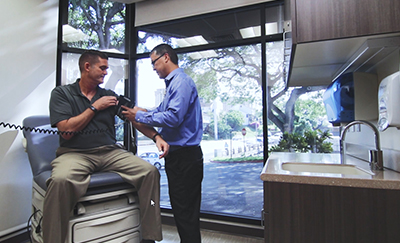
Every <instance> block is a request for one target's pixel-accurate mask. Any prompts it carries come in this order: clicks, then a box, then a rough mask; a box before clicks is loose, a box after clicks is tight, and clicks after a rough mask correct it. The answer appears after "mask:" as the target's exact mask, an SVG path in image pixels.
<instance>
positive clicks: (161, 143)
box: [131, 121, 169, 158]
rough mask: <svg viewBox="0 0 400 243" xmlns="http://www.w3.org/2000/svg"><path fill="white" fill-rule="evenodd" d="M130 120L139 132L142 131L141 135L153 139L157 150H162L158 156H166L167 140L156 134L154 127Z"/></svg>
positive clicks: (167, 149)
mask: <svg viewBox="0 0 400 243" xmlns="http://www.w3.org/2000/svg"><path fill="white" fill-rule="evenodd" d="M131 122H132V125H133V126H134V127H135V128H136V129H137V130H139V131H140V132H141V133H143V135H145V136H146V137H148V138H151V139H153V140H154V142H155V143H156V146H157V148H158V151H162V152H163V153H162V154H161V155H160V156H159V157H160V158H163V157H165V156H167V154H168V151H169V144H168V143H167V142H165V140H164V139H163V138H162V137H161V136H160V135H157V134H158V132H157V131H156V130H155V129H154V128H152V127H150V126H147V125H145V124H142V123H138V122H135V121H131ZM156 135H157V136H156Z"/></svg>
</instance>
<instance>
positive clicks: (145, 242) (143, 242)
mask: <svg viewBox="0 0 400 243" xmlns="http://www.w3.org/2000/svg"><path fill="white" fill-rule="evenodd" d="M141 243H156V242H155V241H154V240H144V239H143V240H142V241H141Z"/></svg>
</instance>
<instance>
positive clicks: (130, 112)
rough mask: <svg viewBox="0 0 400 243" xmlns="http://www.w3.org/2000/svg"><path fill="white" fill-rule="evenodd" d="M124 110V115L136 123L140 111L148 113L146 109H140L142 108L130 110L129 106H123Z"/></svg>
mask: <svg viewBox="0 0 400 243" xmlns="http://www.w3.org/2000/svg"><path fill="white" fill-rule="evenodd" d="M121 107H122V108H123V109H124V110H123V111H122V115H124V116H125V117H126V118H127V119H128V120H129V121H131V122H134V121H135V118H136V113H137V112H138V111H145V112H146V111H147V110H146V109H143V108H140V107H137V106H135V107H133V108H129V107H127V106H124V105H122V106H121Z"/></svg>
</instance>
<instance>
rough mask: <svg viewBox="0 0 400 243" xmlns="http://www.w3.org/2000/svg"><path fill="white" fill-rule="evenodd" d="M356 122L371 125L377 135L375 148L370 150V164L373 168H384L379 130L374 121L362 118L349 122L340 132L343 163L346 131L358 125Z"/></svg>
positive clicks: (342, 161) (342, 160)
mask: <svg viewBox="0 0 400 243" xmlns="http://www.w3.org/2000/svg"><path fill="white" fill-rule="evenodd" d="M356 124H363V125H367V126H368V127H370V128H371V129H372V130H373V132H374V136H375V150H370V151H369V166H370V168H371V170H383V153H382V150H381V143H380V139H379V131H378V129H377V128H376V127H375V126H374V125H373V124H372V123H370V122H368V121H362V120H358V121H352V122H350V123H349V124H347V126H345V127H344V129H343V131H342V133H341V134H340V160H341V163H342V164H344V156H345V151H344V146H343V144H344V139H345V137H346V132H347V130H348V129H349V128H350V127H351V126H353V125H356Z"/></svg>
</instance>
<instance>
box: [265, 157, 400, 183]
mask: <svg viewBox="0 0 400 243" xmlns="http://www.w3.org/2000/svg"><path fill="white" fill-rule="evenodd" d="M345 161H346V164H349V165H355V166H357V167H359V168H361V169H363V170H365V171H369V172H371V170H370V169H369V164H368V162H366V161H363V160H359V159H356V158H353V157H351V156H346V160H345ZM286 162H297V163H323V164H340V154H315V153H286V152H273V153H272V154H271V155H270V157H269V158H268V160H267V162H266V163H265V166H264V168H263V170H262V172H261V175H260V178H261V180H263V181H270V182H286V183H300V184H314V185H326V186H344V187H360V188H375V189H394V190H400V173H398V172H395V171H392V170H387V169H384V170H383V171H374V172H373V173H372V174H371V175H344V174H337V173H315V172H293V171H288V170H284V169H282V164H283V163H286Z"/></svg>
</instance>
